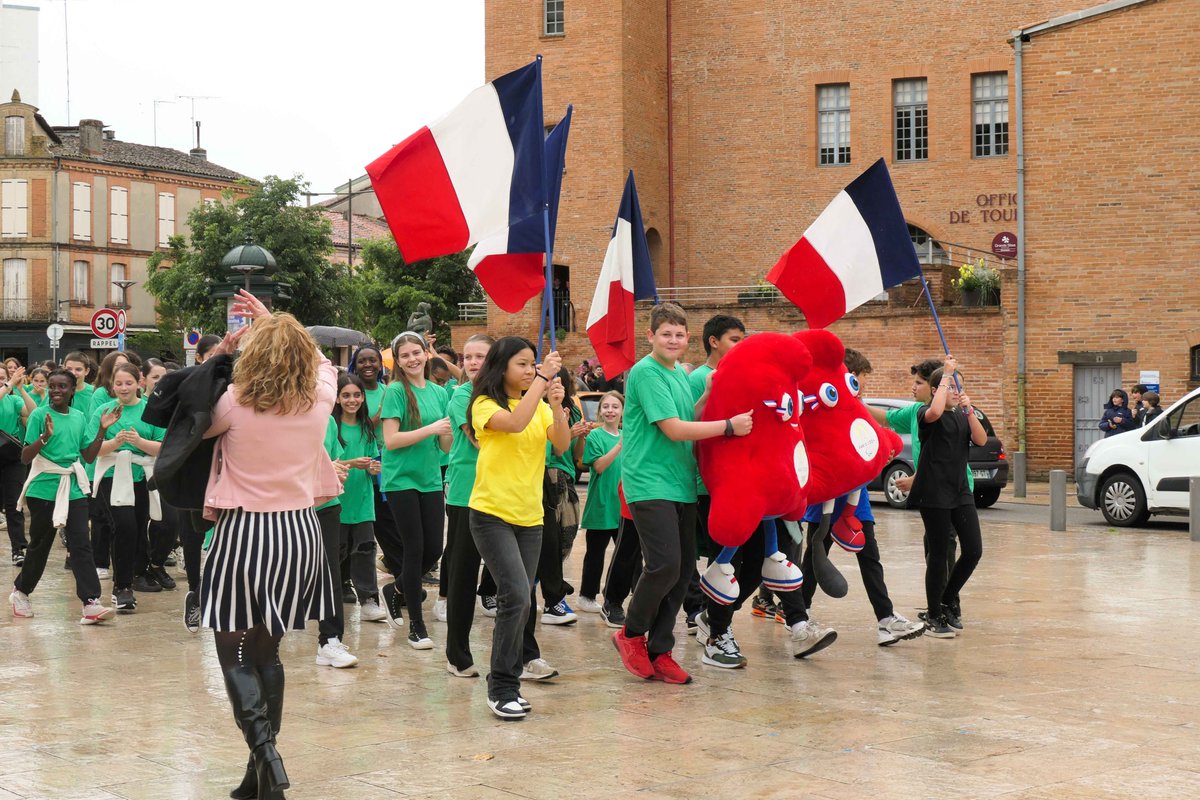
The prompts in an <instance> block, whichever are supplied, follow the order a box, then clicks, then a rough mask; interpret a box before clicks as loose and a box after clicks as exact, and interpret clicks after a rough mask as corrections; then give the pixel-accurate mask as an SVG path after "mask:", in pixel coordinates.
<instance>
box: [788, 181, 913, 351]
mask: <svg viewBox="0 0 1200 800" xmlns="http://www.w3.org/2000/svg"><path fill="white" fill-rule="evenodd" d="M920 275H921V265H920V263H919V262H918V261H917V252H916V250H915V249H913V245H912V239H911V237H910V236H909V234H908V224H907V223H906V222H905V221H904V212H902V211H901V210H900V200H899V199H898V198H897V197H896V190H895V188H894V187H893V186H892V179H891V177H890V176H889V175H888V170H887V165H886V164H884V162H883V159H882V158H881V159H879V160H878V161H876V162H875V163H874V164H872V165H871V167H870V168H869V169H867V171H866V172H864V173H863V174H862V175H859V176H858V177H857V178H855V179H854V181H853V182H852V183H851V184H850V185H849V186H847V187H846V188H845V189H844V190H842V191H841V192H839V193H838V195H837V197H835V198H833V202H832V203H830V204H829V205H828V206H827V207H826V208H825V210H824V211H822V212H821V216H819V217H817V220H816V222H814V223H813V224H812V225H811V226H810V227H809V229H808V230H806V231H805V232H804V236H802V237H801V238H800V241H798V242H796V244H795V245H793V246H792V248H791V249H790V250H788V251H787V252H786V253H784V254H783V257H782V258H781V259H779V263H777V264H776V265H775V266H774V267H773V268H772V269H771V271H770V272H769V273H767V280H768V281H770V282H771V283H773V284H775V286H777V287H778V288H779V291H780V292H782V293H783V296H784V297H786V298H787V299H788V300H791V301H792V302H793V303H794V304H795V305H796V306H797V307H799V309H800V310H801V311H803V312H804V316H805V318H806V320H807V321H808V324H809V327H812V328H825V327H828V326H829V325H831V324H833V323H834V322H836V321H837V320H839V319H841V318H842V317H843V316H844V315H845V314H846V313H847V312H848V311H850V310H852V309H854V308H857V307H858V306H860V305H862V304H863V303H865V302H867V301H868V300H870V299H871V298H873V297H875V296H876V295H878V294H879V293H880V292H882V291H883V290H885V289H890V288H891V287H893V286H897V285H899V284H901V283H903V282H904V281H906V280H908V279H909V278H916V277H919V276H920Z"/></svg>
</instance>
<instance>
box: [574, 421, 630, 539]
mask: <svg viewBox="0 0 1200 800" xmlns="http://www.w3.org/2000/svg"><path fill="white" fill-rule="evenodd" d="M620 441H621V434H620V433H617V434H616V435H615V436H614V435H613V434H611V433H609V432H608V431H606V430H604V428H596V429H595V430H594V431H592V432H591V433H589V434H588V435H587V439H585V440H584V443H583V463H584V464H586V465H588V466H589V467H590V466H592V465H593V464H595V463H596V459H598V458H602V457H603V456H606V455H608V453H609V451H610V450H612V449H613V448H614V447H616V446H617V444H618V443H619V442H620ZM623 454H624V451H622V452H620V453H617V457H616V458H614V459H613V460H612V463H611V464H609V465H608V469H606V470H604V472H601V473H597V472H596V470H594V469H593V470H592V473H591V477H590V478H589V479H588V491H587V504H586V505H584V507H583V518H582V519H581V520H580V522H579V524H580V526H581V527H583V528H585V529H587V530H593V529H595V530H598V531H599V530H609V529H612V528H616V527H617V526H619V525H620V524H621V500H620V498H619V497H618V496H617V484H618V483H620V481H621V456H622V455H623Z"/></svg>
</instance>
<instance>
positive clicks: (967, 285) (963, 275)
mask: <svg viewBox="0 0 1200 800" xmlns="http://www.w3.org/2000/svg"><path fill="white" fill-rule="evenodd" d="M950 283H951V284H952V285H953V286H954V288H955V289H958V293H959V297H960V299H961V300H962V304H963V305H964V306H991V305H998V304H999V303H1000V273H999V272H997V271H996V270H994V269H992V268H991V267H989V266H988V265H987V263H986V262H985V261H984V259H982V258H980V259H979V260H978V261H976V262H975V263H973V264H972V263H967V264H963V265H962V266H961V267H959V269H958V277H957V278H954V279H953V280H951V281H950Z"/></svg>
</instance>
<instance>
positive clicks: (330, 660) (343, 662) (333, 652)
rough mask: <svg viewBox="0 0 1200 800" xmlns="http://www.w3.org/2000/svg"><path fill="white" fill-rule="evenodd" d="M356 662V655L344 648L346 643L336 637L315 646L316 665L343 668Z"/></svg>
mask: <svg viewBox="0 0 1200 800" xmlns="http://www.w3.org/2000/svg"><path fill="white" fill-rule="evenodd" d="M357 663H358V656H356V655H354V654H353V653H351V652H350V651H349V650H348V649H346V645H344V644H342V643H341V641H340V640H339V639H338V638H337V637H336V636H334V637H332V638H331V639H329V641H327V642H325V644H323V645H321V646H320V647H318V648H317V666H318V667H333V668H334V669H345V668H346V667H353V666H354V665H355V664H357Z"/></svg>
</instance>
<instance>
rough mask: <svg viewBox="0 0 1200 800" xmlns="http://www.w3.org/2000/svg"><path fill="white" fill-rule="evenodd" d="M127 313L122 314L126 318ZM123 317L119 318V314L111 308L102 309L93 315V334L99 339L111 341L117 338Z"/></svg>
mask: <svg viewBox="0 0 1200 800" xmlns="http://www.w3.org/2000/svg"><path fill="white" fill-rule="evenodd" d="M124 314H125V312H124V311H122V312H121V316H124ZM120 321H121V317H118V316H117V312H116V311H113V310H112V309H111V308H102V309H100V310H99V311H97V312H96V313H95V314H92V334H93V335H94V336H95V337H96V338H98V339H111V338H112V337H114V336H116V335H117V333H118V332H119V331H118V324H119V322H120Z"/></svg>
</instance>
